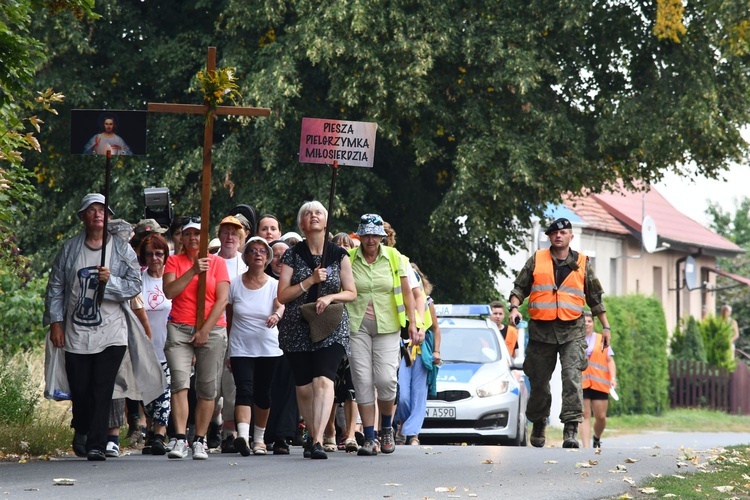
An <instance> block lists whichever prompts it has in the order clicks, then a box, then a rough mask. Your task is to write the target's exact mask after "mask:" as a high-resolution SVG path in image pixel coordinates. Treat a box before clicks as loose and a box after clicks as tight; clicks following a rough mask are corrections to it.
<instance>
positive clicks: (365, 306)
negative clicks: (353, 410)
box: [348, 214, 424, 456]
mask: <svg viewBox="0 0 750 500" xmlns="http://www.w3.org/2000/svg"><path fill="white" fill-rule="evenodd" d="M357 235H358V236H359V237H360V239H361V241H362V244H361V245H360V246H359V247H357V248H356V249H352V250H350V251H349V255H350V256H351V259H352V273H353V275H354V283H355V285H356V287H357V298H356V300H355V301H354V302H352V303H351V304H349V306H348V309H349V314H350V318H351V323H350V325H351V349H352V353H351V356H349V365H350V367H351V371H352V381H353V382H354V393H355V394H356V397H357V406H358V408H359V414H360V416H361V417H362V426H363V427H364V434H365V442H364V445H363V446H361V447H360V448H359V450H358V451H357V455H362V456H370V455H377V454H378V444H377V443H376V442H375V403H376V395H375V389H377V405H378V409H379V410H380V419H381V422H380V425H381V428H380V429H381V431H380V432H381V434H380V451H382V452H383V453H393V452H394V451H395V449H396V446H395V441H394V436H393V411H394V408H393V406H394V401H395V399H396V389H397V387H398V364H399V349H400V340H401V337H400V335H399V333H400V331H401V327H404V326H406V319H407V318H408V320H409V336H410V338H411V339H412V341H413V342H414V343H415V344H421V342H422V340H424V337H423V336H422V338H420V337H419V335H420V332H418V330H417V328H416V326H415V325H416V323H415V322H414V298H413V296H412V294H411V293H409V292H410V291H411V287H410V286H409V281H408V278H407V272H411V270H407V269H406V268H405V267H404V259H402V258H401V254H400V253H399V252H398V250H396V249H395V248H392V247H388V246H385V245H383V243H382V240H383V237H384V236H386V232H385V229H384V228H383V219H382V217H380V216H379V215H377V214H365V215H363V216H362V217H361V218H360V220H359V227H358V228H357ZM402 290H406V291H407V293H402V292H401V291H402Z"/></svg>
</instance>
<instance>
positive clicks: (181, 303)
mask: <svg viewBox="0 0 750 500" xmlns="http://www.w3.org/2000/svg"><path fill="white" fill-rule="evenodd" d="M182 244H183V253H181V254H179V255H174V256H172V257H170V258H169V260H168V261H167V263H166V266H165V269H164V295H166V297H167V298H168V299H172V311H171V314H170V319H169V323H168V325H167V342H166V344H165V345H164V354H165V355H166V357H167V364H168V365H169V370H170V371H171V373H172V417H173V421H174V426H175V438H176V439H177V444H175V446H174V448H173V449H172V451H170V452H169V458H186V457H187V455H188V444H187V439H186V428H187V419H188V398H187V392H188V389H189V388H190V372H191V368H192V363H193V357H195V392H196V396H197V399H198V401H197V403H196V407H195V440H194V441H193V444H192V451H193V460H206V459H207V458H208V454H207V453H206V449H207V446H206V444H205V436H206V432H207V430H208V424H209V422H210V421H211V416H212V415H213V411H214V400H215V398H216V391H217V378H218V374H220V373H221V364H222V362H223V361H224V354H225V353H226V350H227V328H226V326H227V322H226V319H225V317H224V308H225V307H226V304H227V297H228V296H229V275H228V273H227V266H226V264H225V263H224V260H223V259H221V258H220V257H217V256H215V255H211V254H209V255H208V256H207V257H204V258H199V257H198V252H199V250H200V217H191V218H189V219H188V220H187V221H186V223H185V225H184V226H182ZM201 273H206V297H205V306H206V307H205V315H206V316H205V321H204V323H203V326H201V327H200V328H196V324H197V316H196V311H197V304H198V275H199V274H201Z"/></svg>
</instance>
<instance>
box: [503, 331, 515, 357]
mask: <svg viewBox="0 0 750 500" xmlns="http://www.w3.org/2000/svg"><path fill="white" fill-rule="evenodd" d="M517 342H518V328H516V327H515V326H513V325H508V327H507V328H506V329H505V345H506V347H507V348H508V352H509V353H510V357H513V353H514V352H515V350H516V343H517Z"/></svg>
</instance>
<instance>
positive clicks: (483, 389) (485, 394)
mask: <svg viewBox="0 0 750 500" xmlns="http://www.w3.org/2000/svg"><path fill="white" fill-rule="evenodd" d="M509 388H510V382H509V381H508V380H506V379H504V378H496V379H495V380H492V381H491V382H488V383H486V384H484V385H483V386H480V387H477V396H479V397H480V398H489V397H491V396H499V395H500V394H505V393H506V392H508V389H509Z"/></svg>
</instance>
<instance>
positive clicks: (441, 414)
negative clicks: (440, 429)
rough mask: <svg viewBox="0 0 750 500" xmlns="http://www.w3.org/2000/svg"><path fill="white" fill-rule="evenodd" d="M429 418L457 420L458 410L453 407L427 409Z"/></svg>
mask: <svg viewBox="0 0 750 500" xmlns="http://www.w3.org/2000/svg"><path fill="white" fill-rule="evenodd" d="M425 416H426V417H427V418H456V408H455V407H453V406H449V407H442V408H427V415H425Z"/></svg>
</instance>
